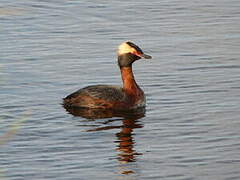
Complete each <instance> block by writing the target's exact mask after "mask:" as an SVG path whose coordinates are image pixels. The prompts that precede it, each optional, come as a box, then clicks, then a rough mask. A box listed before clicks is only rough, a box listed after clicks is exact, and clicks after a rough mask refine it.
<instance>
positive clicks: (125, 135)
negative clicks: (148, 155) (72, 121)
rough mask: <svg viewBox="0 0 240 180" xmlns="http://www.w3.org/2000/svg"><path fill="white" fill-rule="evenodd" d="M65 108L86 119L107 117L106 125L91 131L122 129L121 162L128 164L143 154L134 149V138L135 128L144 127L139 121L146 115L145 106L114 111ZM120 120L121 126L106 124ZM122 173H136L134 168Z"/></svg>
mask: <svg viewBox="0 0 240 180" xmlns="http://www.w3.org/2000/svg"><path fill="white" fill-rule="evenodd" d="M65 109H66V110H67V111H68V112H69V113H70V114H72V115H74V116H80V117H83V118H86V119H93V120H94V119H104V118H107V120H106V121H104V122H103V124H104V125H105V126H104V127H99V128H94V129H89V130H87V131H88V132H90V131H103V130H109V129H120V132H118V133H116V137H117V140H116V141H115V143H117V148H116V150H117V151H118V152H119V154H118V157H117V159H118V161H119V162H120V163H121V164H126V163H129V162H134V161H136V156H137V155H141V153H137V152H136V151H135V149H134V144H135V140H134V138H133V136H134V134H133V130H134V129H135V128H142V127H143V125H142V124H141V122H140V121H139V119H141V118H142V117H144V116H145V108H141V109H137V110H134V111H133V110H132V111H122V112H120V111H113V110H106V109H102V110H99V109H86V108H76V107H65ZM114 117H116V118H117V119H116V120H119V117H121V118H122V120H121V121H122V125H119V126H111V125H108V126H106V124H108V123H111V122H113V121H116V120H114V119H109V118H114ZM121 173H122V174H131V173H134V172H133V171H132V170H123V171H121Z"/></svg>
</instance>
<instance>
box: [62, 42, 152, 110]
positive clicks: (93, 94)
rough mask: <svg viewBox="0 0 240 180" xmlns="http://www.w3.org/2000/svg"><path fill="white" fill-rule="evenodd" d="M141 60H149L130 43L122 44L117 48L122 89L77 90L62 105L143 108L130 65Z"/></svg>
mask: <svg viewBox="0 0 240 180" xmlns="http://www.w3.org/2000/svg"><path fill="white" fill-rule="evenodd" d="M141 58H146V59H150V58H151V56H148V55H146V54H144V53H143V52H142V50H141V49H140V48H139V47H138V46H136V45H135V44H133V43H132V42H124V43H122V44H121V45H120V46H119V48H118V65H119V67H120V71H121V76H122V81H123V87H120V86H112V85H92V86H87V87H85V88H82V89H79V90H78V91H76V92H74V93H72V94H70V95H68V96H67V97H66V98H64V105H65V106H71V107H83V108H96V109H97V108H98V109H114V110H130V109H136V108H138V107H144V106H145V102H146V101H145V96H144V92H143V91H142V89H141V88H140V87H139V86H138V84H137V83H136V81H135V79H134V75H133V71H132V63H133V62H135V61H136V60H139V59H141Z"/></svg>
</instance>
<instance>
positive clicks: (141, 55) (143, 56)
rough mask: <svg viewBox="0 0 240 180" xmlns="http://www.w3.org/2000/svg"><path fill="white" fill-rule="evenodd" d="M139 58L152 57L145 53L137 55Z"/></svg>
mask: <svg viewBox="0 0 240 180" xmlns="http://www.w3.org/2000/svg"><path fill="white" fill-rule="evenodd" d="M139 56H140V57H141V58H144V59H152V56H149V55H147V54H144V53H143V54H140V55H139Z"/></svg>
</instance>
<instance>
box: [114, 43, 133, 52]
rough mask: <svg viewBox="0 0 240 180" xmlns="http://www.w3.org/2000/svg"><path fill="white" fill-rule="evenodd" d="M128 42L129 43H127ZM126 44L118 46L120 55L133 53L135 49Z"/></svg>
mask: <svg viewBox="0 0 240 180" xmlns="http://www.w3.org/2000/svg"><path fill="white" fill-rule="evenodd" d="M127 42H128V41H127ZM127 42H124V43H122V44H120V45H119V46H118V52H117V54H118V55H122V54H126V53H133V52H134V51H135V49H134V48H133V47H131V46H129V45H128V44H127Z"/></svg>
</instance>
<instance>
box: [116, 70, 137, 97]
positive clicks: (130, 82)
mask: <svg viewBox="0 0 240 180" xmlns="http://www.w3.org/2000/svg"><path fill="white" fill-rule="evenodd" d="M120 70H121V75H122V81H123V89H124V90H126V91H127V92H129V93H130V94H135V93H136V92H137V91H139V90H141V89H140V88H139V86H138V85H137V83H136V81H135V79H134V75H133V71H132V66H128V67H121V68H120Z"/></svg>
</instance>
